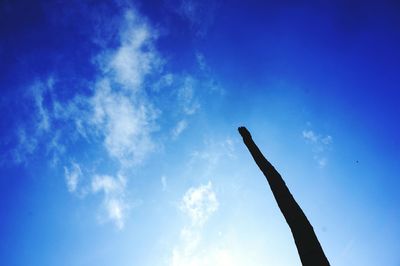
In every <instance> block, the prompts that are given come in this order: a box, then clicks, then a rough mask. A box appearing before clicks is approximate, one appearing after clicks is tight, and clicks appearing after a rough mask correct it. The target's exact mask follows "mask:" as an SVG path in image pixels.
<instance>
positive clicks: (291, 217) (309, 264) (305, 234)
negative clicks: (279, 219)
mask: <svg viewBox="0 0 400 266" xmlns="http://www.w3.org/2000/svg"><path fill="white" fill-rule="evenodd" d="M239 133H240V135H242V137H243V142H244V143H245V144H246V146H247V148H248V150H249V151H250V153H251V155H252V156H253V158H254V160H255V162H256V164H257V165H258V167H259V168H260V170H261V171H262V172H263V174H264V175H265V177H266V178H267V181H268V183H269V186H270V187H271V190H272V193H273V194H274V197H275V200H276V202H277V203H278V206H279V209H280V210H281V212H282V214H283V216H284V217H285V220H286V222H287V223H288V225H289V227H290V230H291V231H292V235H293V238H294V241H295V243H296V247H297V251H298V253H299V255H300V260H301V262H302V264H303V265H304V266H325V265H329V261H328V259H327V258H326V256H325V254H324V251H323V250H322V247H321V245H320V243H319V241H318V239H317V236H316V235H315V232H314V229H313V227H312V225H311V224H310V222H309V221H308V219H307V217H306V216H305V214H304V213H303V211H302V210H301V208H300V206H299V205H298V204H297V202H296V200H295V199H294V198H293V196H292V194H291V193H290V191H289V189H288V188H287V186H286V184H285V181H283V179H282V177H281V175H280V174H279V173H278V172H277V171H276V170H275V168H274V167H273V166H272V164H271V163H270V162H268V160H267V159H265V157H264V155H263V154H262V153H261V151H260V150H259V149H258V147H257V145H256V144H255V143H254V141H253V139H252V137H251V135H250V132H249V131H248V130H247V129H246V128H245V127H240V128H239Z"/></svg>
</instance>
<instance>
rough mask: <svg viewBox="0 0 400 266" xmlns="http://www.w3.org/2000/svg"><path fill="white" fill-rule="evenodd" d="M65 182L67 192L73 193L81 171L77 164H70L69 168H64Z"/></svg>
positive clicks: (80, 176)
mask: <svg viewBox="0 0 400 266" xmlns="http://www.w3.org/2000/svg"><path fill="white" fill-rule="evenodd" d="M64 174H65V181H66V183H67V188H68V191H69V192H71V193H72V192H75V191H76V189H77V187H78V184H79V182H80V179H81V178H82V170H81V167H80V166H79V164H77V163H72V166H71V167H70V168H67V167H64Z"/></svg>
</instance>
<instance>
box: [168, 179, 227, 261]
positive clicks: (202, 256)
mask: <svg viewBox="0 0 400 266" xmlns="http://www.w3.org/2000/svg"><path fill="white" fill-rule="evenodd" d="M218 206H219V202H218V200H217V197H216V194H215V192H214V190H213V188H212V183H211V182H208V184H207V185H200V186H198V187H191V188H189V189H188V190H187V191H186V193H185V194H184V196H183V198H182V201H181V203H180V210H181V211H182V212H183V213H184V214H186V215H187V216H188V217H189V218H190V223H189V224H186V225H185V226H184V227H183V228H182V229H181V232H180V241H179V242H180V243H179V245H177V246H175V247H174V248H173V250H172V256H171V261H170V265H171V266H188V265H189V266H207V265H209V266H211V265H227V264H216V263H224V262H227V261H228V260H229V258H228V257H229V255H227V253H225V254H223V253H220V252H219V250H210V251H209V250H207V251H205V249H202V248H201V241H202V234H201V230H202V228H203V227H204V225H205V224H206V223H207V221H208V219H209V218H210V216H211V215H212V214H213V213H215V212H216V211H217V210H218ZM224 256H225V257H224Z"/></svg>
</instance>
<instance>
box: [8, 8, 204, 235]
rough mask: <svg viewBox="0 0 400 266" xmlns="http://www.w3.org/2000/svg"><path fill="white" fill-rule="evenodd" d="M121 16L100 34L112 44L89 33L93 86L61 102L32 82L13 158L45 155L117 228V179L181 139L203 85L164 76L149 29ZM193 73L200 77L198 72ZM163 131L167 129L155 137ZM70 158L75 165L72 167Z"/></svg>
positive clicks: (52, 83) (57, 85) (59, 89)
mask: <svg viewBox="0 0 400 266" xmlns="http://www.w3.org/2000/svg"><path fill="white" fill-rule="evenodd" d="M121 14H122V16H121V17H119V15H118V18H114V19H112V21H113V23H111V24H110V25H108V26H107V27H113V29H110V28H107V29H105V30H106V31H107V32H116V33H117V34H116V37H115V38H113V42H112V43H111V42H110V41H109V40H108V41H107V40H104V41H102V40H101V36H103V35H107V34H101V33H100V32H101V30H102V29H101V27H99V28H96V30H95V33H94V35H95V36H94V37H93V38H94V43H96V44H100V47H101V49H102V50H101V51H99V52H98V54H97V55H95V56H94V57H93V58H91V62H92V63H93V67H94V70H95V72H96V73H95V76H94V78H93V80H86V79H84V78H83V79H82V80H81V81H77V83H79V84H80V83H83V84H84V86H85V87H86V88H85V90H84V89H82V90H80V89H75V90H74V93H73V94H72V95H68V97H66V96H65V93H64V92H65V90H63V89H64V88H63V86H61V85H62V80H61V81H60V80H58V79H56V78H53V76H52V77H50V78H48V79H43V80H41V81H36V82H34V85H33V86H32V89H31V92H32V93H31V95H30V96H31V97H30V100H31V102H30V104H31V105H32V106H33V107H34V112H33V113H32V117H33V118H32V119H31V120H30V121H31V122H32V123H31V124H32V125H31V124H29V125H21V127H20V129H19V130H18V132H17V133H18V134H17V135H18V136H17V137H18V139H17V140H18V144H17V145H16V147H15V149H14V152H13V158H14V160H15V161H17V162H24V161H25V160H27V158H28V157H29V156H32V155H33V154H34V153H35V152H37V151H38V150H39V148H43V147H44V148H45V149H44V151H45V155H47V156H49V155H50V156H52V158H51V163H52V165H53V166H56V165H64V166H65V168H64V178H65V180H66V187H67V189H68V191H69V192H71V193H72V194H74V195H76V196H81V195H83V194H84V195H85V196H89V195H90V194H96V193H100V192H102V193H101V194H102V195H103V204H102V206H103V210H104V211H105V212H106V213H107V215H105V216H106V217H108V218H107V219H103V220H105V221H106V220H107V221H112V222H114V223H115V224H116V225H117V227H118V228H123V225H124V220H125V218H126V210H128V209H130V208H131V207H132V206H131V204H130V202H128V201H127V200H126V199H125V196H124V194H125V189H126V182H127V180H128V177H129V176H126V175H125V177H124V179H123V181H124V182H122V180H121V178H120V177H119V174H118V173H127V172H128V171H127V170H129V169H132V168H133V167H137V166H139V165H141V164H142V163H143V162H144V161H145V160H146V159H148V158H149V157H150V155H151V154H152V153H154V152H155V151H157V150H159V148H160V147H162V146H163V145H164V143H163V141H166V140H168V141H169V140H171V139H172V140H173V139H176V138H178V137H179V136H180V135H181V133H182V132H183V131H184V130H185V129H186V128H187V126H188V123H189V117H194V115H195V114H196V113H197V112H198V111H199V110H200V106H201V104H200V98H199V97H198V94H199V93H201V91H200V89H199V88H200V87H202V86H203V85H204V84H203V79H202V81H199V80H198V79H197V78H195V77H194V76H192V75H190V74H188V73H185V74H180V73H172V72H168V71H165V70H164V69H165V64H166V60H165V59H163V57H162V56H161V55H160V54H159V52H158V51H157V49H156V45H155V42H156V41H157V38H158V34H157V32H156V30H154V27H152V26H151V25H150V23H149V22H148V21H146V19H145V18H144V17H143V16H141V15H140V14H138V13H137V12H136V11H135V10H134V9H127V10H125V11H123V12H122V11H121ZM116 21H118V22H119V23H116ZM99 25H100V26H101V25H103V24H102V23H100V24H99ZM203 61H204V58H203ZM199 67H200V70H202V69H203V68H204V65H203V66H201V65H199ZM54 76H56V74H54ZM87 87H89V88H87ZM203 87H204V86H203ZM166 90H170V91H169V92H168V93H165V91H166ZM166 94H168V95H170V97H169V98H168V99H167V100H165V99H163V100H165V102H162V100H161V98H160V99H158V98H157V97H159V96H160V95H166ZM160 97H161V96H160ZM170 106H173V108H174V109H171V107H170ZM168 108H170V109H168ZM170 113H174V114H173V115H169V114H170ZM161 119H163V123H160V121H161ZM165 120H168V121H167V123H164V121H165ZM162 125H163V126H164V127H168V126H169V125H174V126H172V127H168V129H167V130H165V131H163V133H162V134H164V135H162V134H160V127H161V126H162ZM164 129H165V128H164ZM160 135H162V136H160ZM76 145H79V149H77V148H76ZM83 149H84V150H85V152H82V150H83ZM83 154H85V156H86V158H87V157H88V156H90V160H87V159H86V158H83ZM89 154H90V155H89ZM81 155H82V156H81ZM69 158H76V160H75V161H74V163H72V164H71V162H70V159H69ZM99 161H101V162H104V161H106V162H108V165H112V167H114V166H115V168H113V170H114V171H115V172H116V173H115V174H113V173H111V174H110V169H104V167H98V163H97V164H96V162H99ZM87 169H91V170H90V173H89V172H88V171H87ZM105 173H107V174H106V175H105ZM83 180H84V182H83V183H81V181H83ZM88 183H89V185H88ZM165 184H166V182H165Z"/></svg>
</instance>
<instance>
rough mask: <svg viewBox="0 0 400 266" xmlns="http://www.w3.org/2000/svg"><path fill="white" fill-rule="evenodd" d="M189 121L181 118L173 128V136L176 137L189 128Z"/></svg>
mask: <svg viewBox="0 0 400 266" xmlns="http://www.w3.org/2000/svg"><path fill="white" fill-rule="evenodd" d="M187 126H188V123H187V122H186V120H185V119H182V120H180V121H179V122H178V123H177V124H176V126H175V127H174V128H173V129H172V138H173V139H176V138H177V137H179V135H180V134H181V133H182V132H183V131H184V130H185V129H186V128H187Z"/></svg>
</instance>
